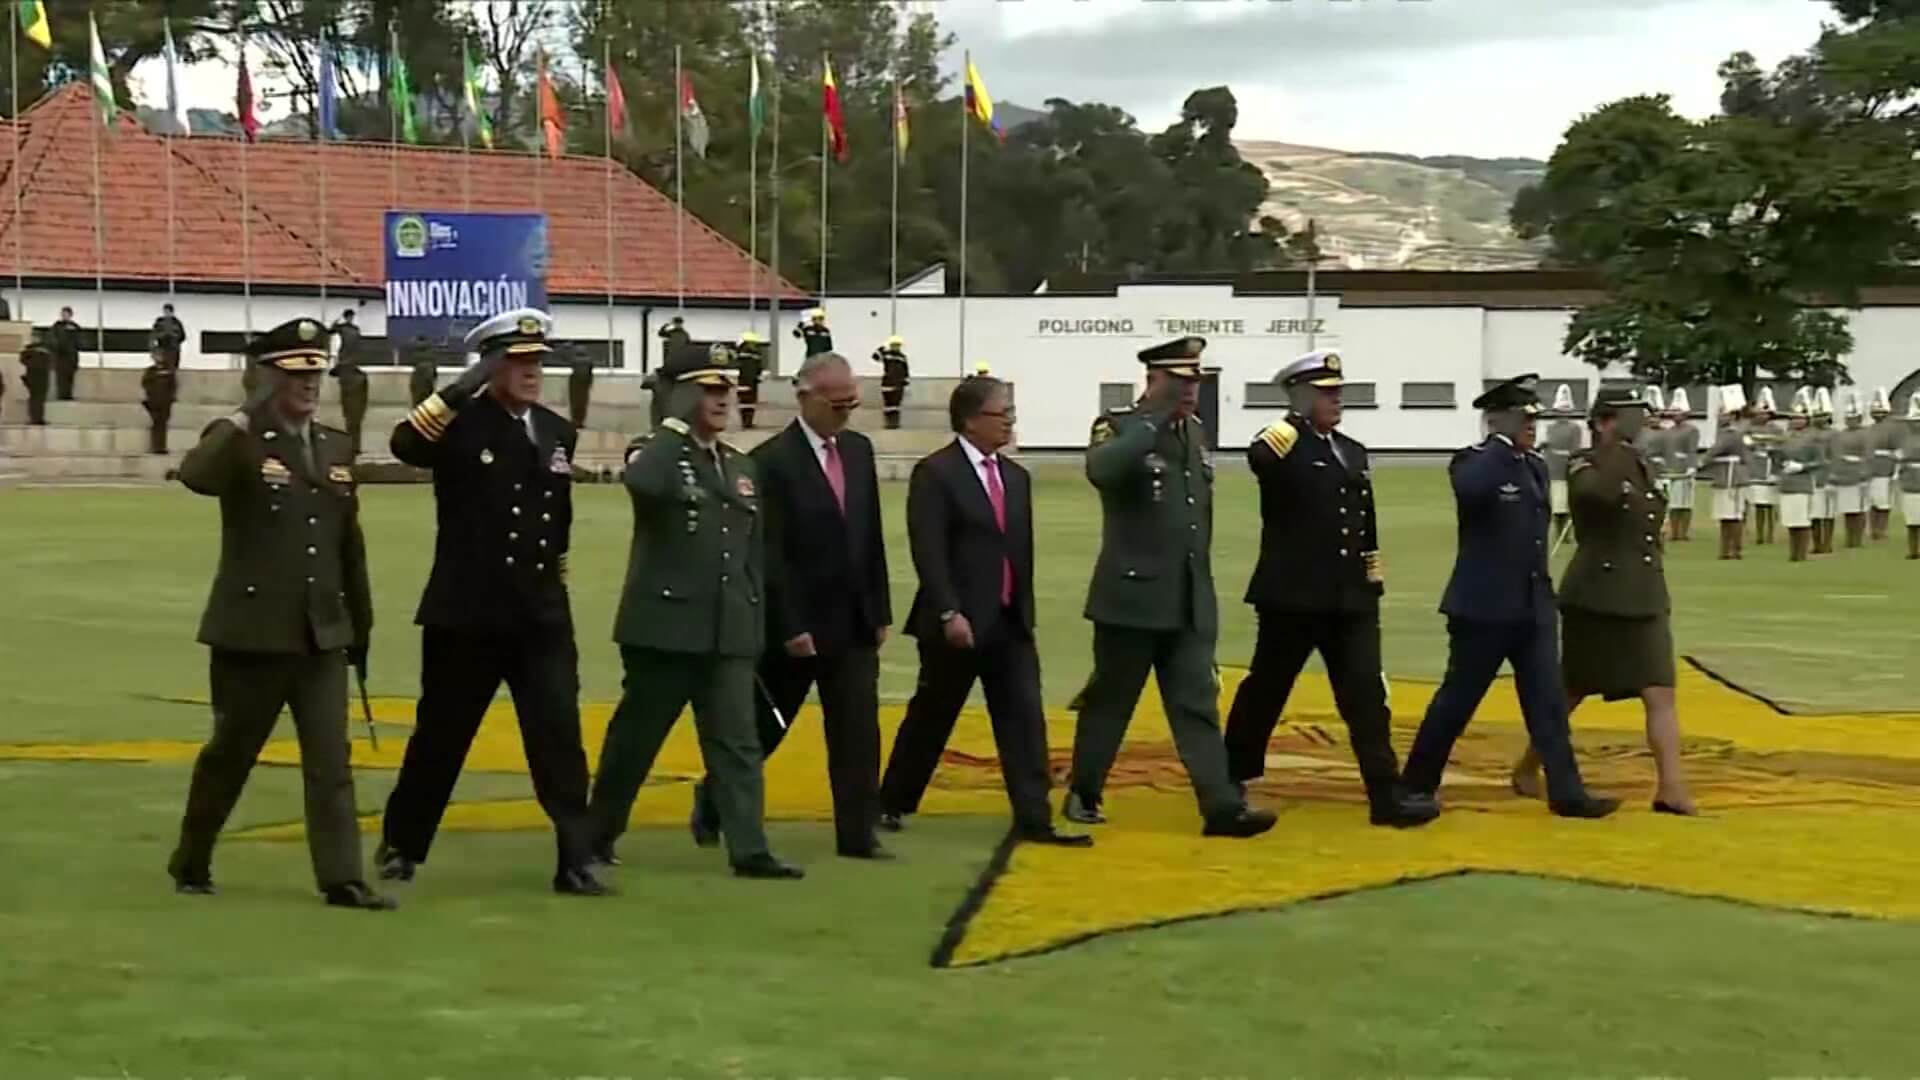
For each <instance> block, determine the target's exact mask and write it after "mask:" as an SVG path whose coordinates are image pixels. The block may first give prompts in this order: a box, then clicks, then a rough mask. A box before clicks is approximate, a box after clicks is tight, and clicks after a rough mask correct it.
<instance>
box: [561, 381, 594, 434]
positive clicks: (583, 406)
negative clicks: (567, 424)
mask: <svg viewBox="0 0 1920 1080" xmlns="http://www.w3.org/2000/svg"><path fill="white" fill-rule="evenodd" d="M592 398H593V382H592V380H582V379H569V380H568V381H567V413H568V419H570V420H572V421H573V426H574V427H576V428H584V427H586V426H587V405H588V404H589V403H590V401H591V399H592Z"/></svg>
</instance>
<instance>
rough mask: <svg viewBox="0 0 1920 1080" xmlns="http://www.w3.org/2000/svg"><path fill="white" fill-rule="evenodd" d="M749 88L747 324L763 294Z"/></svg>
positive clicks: (756, 57) (755, 63)
mask: <svg viewBox="0 0 1920 1080" xmlns="http://www.w3.org/2000/svg"><path fill="white" fill-rule="evenodd" d="M747 62H748V63H749V64H751V65H752V67H751V70H752V72H753V73H754V74H753V81H754V82H758V81H759V71H760V53H759V47H758V46H755V47H754V52H753V54H752V56H751V58H750V59H749V60H748V61H747ZM758 89H759V87H757V86H752V87H749V88H748V90H747V325H748V326H749V327H751V326H752V325H753V313H754V312H755V311H757V310H759V306H758V305H759V300H758V297H759V295H760V128H759V127H758V126H757V125H756V124H755V123H754V120H753V109H754V106H755V105H756V104H757V102H756V101H755V99H754V96H753V95H754V92H755V91H757V90H758Z"/></svg>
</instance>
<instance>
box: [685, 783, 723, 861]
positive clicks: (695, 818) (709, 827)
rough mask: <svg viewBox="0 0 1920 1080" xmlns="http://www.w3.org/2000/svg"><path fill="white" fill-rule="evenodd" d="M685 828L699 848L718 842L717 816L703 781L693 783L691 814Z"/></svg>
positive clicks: (718, 825) (718, 824) (718, 826)
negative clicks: (691, 834)
mask: <svg viewBox="0 0 1920 1080" xmlns="http://www.w3.org/2000/svg"><path fill="white" fill-rule="evenodd" d="M687 828H688V830H690V831H691V832H692V833H693V842H694V843H695V844H698V845H699V846H701V847H713V846H714V845H715V844H718V843H719V842H720V821H719V814H718V813H717V812H716V811H715V809H714V806H713V800H712V799H711V798H709V797H708V796H707V782H706V781H705V780H698V781H695V782H694V785H693V813H692V814H691V815H689V816H688V818H687Z"/></svg>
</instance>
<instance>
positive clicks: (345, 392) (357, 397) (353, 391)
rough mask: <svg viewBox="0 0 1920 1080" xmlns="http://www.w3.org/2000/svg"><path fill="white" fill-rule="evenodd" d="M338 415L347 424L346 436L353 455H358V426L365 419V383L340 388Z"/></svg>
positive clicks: (364, 421) (363, 422) (359, 426)
mask: <svg viewBox="0 0 1920 1080" xmlns="http://www.w3.org/2000/svg"><path fill="white" fill-rule="evenodd" d="M340 417H341V419H343V420H345V421H346V424H347V438H348V439H349V440H351V442H352V444H353V455H354V456H355V457H359V456H360V428H361V426H362V425H363V424H365V423H366V420H367V385H366V384H365V383H361V384H359V385H358V386H342V387H341V388H340Z"/></svg>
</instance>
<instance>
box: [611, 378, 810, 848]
mask: <svg viewBox="0 0 1920 1080" xmlns="http://www.w3.org/2000/svg"><path fill="white" fill-rule="evenodd" d="M733 379H734V367H733V355H732V350H731V349H729V348H728V347H727V346H725V345H713V346H699V345H681V346H679V347H678V348H676V349H675V350H674V351H673V352H672V353H669V354H668V356H667V362H666V365H665V366H663V367H662V368H661V369H660V371H659V378H658V380H657V385H656V387H655V390H654V393H655V396H656V397H660V398H663V399H665V400H666V401H667V404H666V405H665V407H664V408H665V413H666V415H665V416H663V417H662V419H661V421H660V426H659V427H658V429H656V430H655V431H654V432H652V433H651V434H649V435H645V436H642V437H641V438H639V439H637V440H635V441H634V443H633V445H632V446H631V447H629V449H628V450H627V467H626V473H625V483H626V487H627V494H628V495H629V496H630V497H631V499H632V501H633V544H632V548H631V550H630V552H629V556H628V561H627V580H626V586H625V587H624V588H623V589H622V590H621V593H620V610H619V612H618V614H616V615H615V617H614V628H613V639H614V641H615V642H617V643H618V644H619V646H620V663H621V665H622V667H623V668H624V669H625V672H626V678H625V680H624V682H623V688H622V691H621V694H620V705H619V707H618V708H617V709H616V710H615V711H614V714H613V721H612V723H611V724H610V725H609V726H608V728H607V741H606V743H605V745H603V746H602V747H601V749H600V768H599V770H598V772H597V773H596V775H595V776H594V782H593V803H592V820H593V829H594V840H593V848H594V852H595V855H596V857H597V858H598V859H599V860H600V861H602V862H605V863H608V864H617V863H618V862H619V860H618V858H617V856H616V855H615V852H614V843H615V841H616V840H618V839H619V837H620V835H621V834H622V833H623V832H625V831H626V828H627V818H628V816H629V815H630V814H631V813H632V812H633V800H634V798H635V796H636V795H637V794H638V793H639V791H640V787H641V785H643V784H645V783H646V780H647V774H648V773H649V772H651V771H652V769H653V763H654V759H655V758H656V757H658V756H659V753H660V746H661V744H662V743H664V742H666V739H667V734H668V733H669V732H671V731H672V730H673V725H674V723H675V722H677V721H678V720H679V718H680V712H681V710H683V709H685V708H686V707H687V704H688V703H689V702H691V703H692V705H693V722H694V726H695V727H696V728H697V729H698V730H699V735H700V756H701V758H702V760H704V761H705V763H706V767H707V781H706V784H705V798H706V799H708V800H710V802H711V805H712V807H713V809H714V810H715V811H716V814H717V816H718V818H719V825H720V831H721V833H722V834H723V835H725V837H726V841H727V857H728V861H730V862H731V863H732V864H733V872H734V873H735V874H736V875H738V876H740V877H748V878H768V879H792V878H798V877H800V876H802V872H801V871H800V869H799V868H797V867H793V866H789V865H787V864H786V863H784V862H781V861H780V860H779V859H776V858H774V856H773V854H772V852H771V851H769V850H768V847H767V834H766V825H765V821H764V817H765V812H766V789H765V785H764V782H763V780H762V777H761V761H762V757H761V751H760V737H759V735H758V733H757V732H756V731H755V729H754V716H753V711H754V673H753V667H754V660H755V659H756V658H757V657H758V656H759V655H760V650H761V646H762V645H763V644H764V642H765V638H766V609H765V602H764V601H765V597H764V594H763V592H762V589H763V588H764V583H765V581H766V578H765V572H764V570H765V564H764V554H763V545H764V543H765V539H764V535H763V531H764V530H763V525H762V522H761V513H760V492H759V489H758V481H759V471H758V469H757V468H756V463H755V462H754V460H753V459H752V458H750V457H748V456H747V455H746V454H743V453H741V452H740V451H738V450H736V449H734V448H733V447H731V446H729V445H727V443H726V442H725V441H723V440H722V439H721V438H720V436H721V434H722V433H724V432H725V431H726V430H727V421H728V419H729V417H728V413H729V412H730V411H731V406H732V404H733V392H734V385H733ZM824 483H825V482H824V480H823V481H822V484H823V486H824ZM696 835H698V834H697V833H696Z"/></svg>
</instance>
